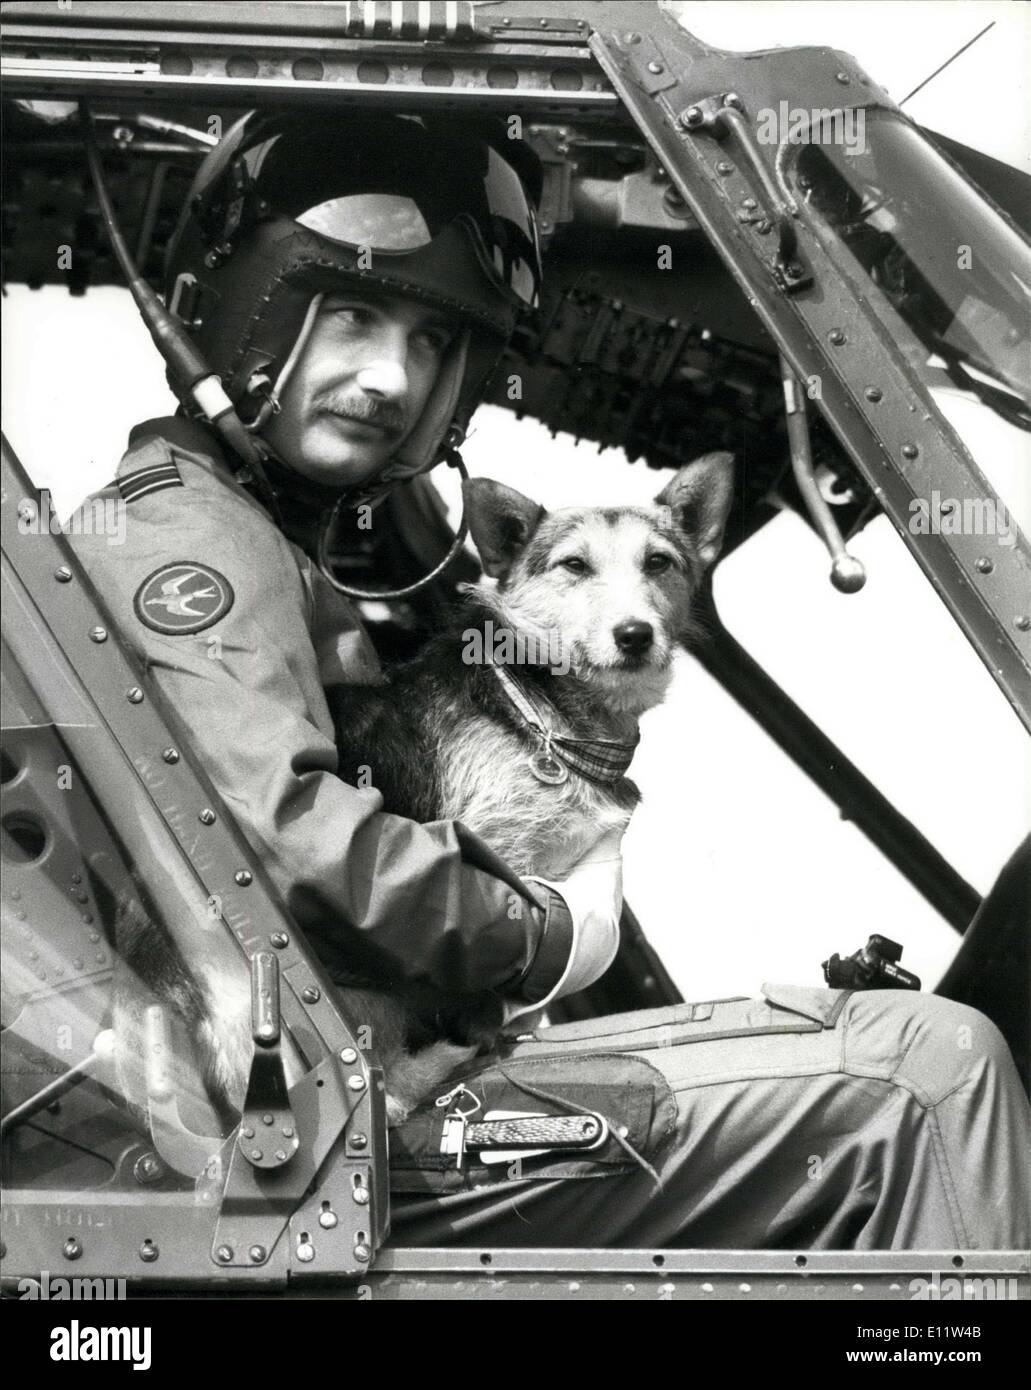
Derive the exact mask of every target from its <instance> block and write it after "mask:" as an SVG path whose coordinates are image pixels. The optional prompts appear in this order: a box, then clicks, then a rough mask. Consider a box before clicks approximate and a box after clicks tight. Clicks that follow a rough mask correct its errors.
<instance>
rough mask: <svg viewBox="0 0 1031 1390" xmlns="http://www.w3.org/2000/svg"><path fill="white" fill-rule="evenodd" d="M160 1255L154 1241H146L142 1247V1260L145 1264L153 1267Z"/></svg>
mask: <svg viewBox="0 0 1031 1390" xmlns="http://www.w3.org/2000/svg"><path fill="white" fill-rule="evenodd" d="M160 1253H161V1251H160V1250H159V1249H158V1248H157V1246H156V1245H155V1244H154V1242H153V1241H152V1240H145V1241H144V1242H143V1244H142V1245H141V1246H140V1259H141V1260H142V1261H143V1262H144V1264H148V1265H152V1264H153V1263H154V1261H155V1260H156V1259H157V1257H158V1255H160Z"/></svg>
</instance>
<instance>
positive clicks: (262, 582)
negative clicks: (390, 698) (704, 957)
mask: <svg viewBox="0 0 1031 1390" xmlns="http://www.w3.org/2000/svg"><path fill="white" fill-rule="evenodd" d="M206 486H207V485H205V484H203V483H202V485H201V486H191V487H185V486H184V487H171V488H167V489H165V490H161V491H157V492H155V493H153V494H152V495H145V496H141V497H139V499H138V500H135V501H133V502H132V503H131V504H130V506H129V507H128V510H127V518H126V526H125V536H124V541H123V543H122V544H121V545H119V546H110V547H106V546H105V545H104V544H103V543H97V544H94V545H93V546H91V547H90V548H89V552H88V554H86V555H84V556H83V558H84V559H85V560H86V563H87V568H89V569H90V571H91V574H92V577H93V579H94V582H95V583H96V584H97V587H98V588H99V589H100V590H101V592H102V593H103V595H104V596H105V598H106V599H107V601H108V603H109V605H110V606H111V607H112V609H113V610H114V616H115V618H116V620H117V621H118V623H119V626H120V628H121V631H122V632H123V634H124V635H125V636H126V637H127V639H128V641H129V643H130V645H131V646H132V647H133V648H134V649H135V650H136V652H137V654H138V655H139V656H140V657H141V658H142V660H143V662H144V663H145V666H146V668H147V671H148V673H149V675H150V677H151V678H152V679H153V680H154V681H155V682H156V683H157V685H158V687H159V688H160V689H161V691H162V692H163V694H164V695H165V697H166V698H167V700H168V701H170V703H171V705H172V707H173V708H174V710H175V712H176V714H177V716H178V718H179V719H180V720H181V721H182V722H183V723H184V724H185V726H186V730H187V732H188V734H189V735H190V738H191V741H192V744H193V747H194V749H195V751H196V753H197V754H198V756H199V757H200V759H201V761H202V763H203V764H204V766H205V768H206V770H207V772H208V774H209V776H210V777H211V779H212V781H213V782H214V783H215V785H216V787H217V789H218V790H219V792H220V793H221V795H222V797H223V798H224V799H225V802H226V804H227V806H228V808H229V810H230V811H231V812H232V813H233V815H234V816H235V818H236V820H237V821H238V823H239V826H240V828H241V830H242V831H243V833H244V834H245V835H246V837H247V839H248V841H249V842H250V844H251V845H252V847H253V848H254V849H255V851H256V852H257V853H258V854H259V855H260V857H261V859H262V862H263V864H264V865H265V866H266V868H267V870H268V872H269V874H270V876H271V878H272V879H273V881H274V883H275V884H276V886H277V888H278V889H279V890H280V892H281V893H282V894H283V897H284V899H285V901H286V904H287V906H288V908H289V909H290V911H291V913H292V914H293V915H294V917H295V918H296V920H297V921H298V922H299V923H300V925H301V926H302V927H303V928H304V929H305V930H306V932H307V933H308V935H309V936H310V937H311V938H312V939H313V945H315V946H316V949H317V950H318V952H319V954H320V956H321V957H322V958H323V960H324V961H325V963H326V965H327V966H328V968H329V969H330V970H331V971H332V972H333V973H334V974H336V975H337V976H338V977H339V978H347V977H348V976H352V975H357V976H361V975H367V974H368V973H369V972H372V973H373V975H374V977H377V978H387V979H396V978H399V977H407V978H413V979H422V980H425V981H428V982H430V983H432V984H435V985H436V986H438V987H440V988H446V989H453V990H454V989H457V990H481V989H496V990H498V991H499V992H501V993H503V994H505V995H506V996H507V997H509V998H518V999H524V1000H526V1001H528V1002H533V1001H535V1000H537V999H540V998H543V997H545V996H546V995H547V994H548V992H549V991H550V990H551V989H552V988H553V987H554V985H555V984H556V982H557V981H558V980H559V979H560V978H561V976H562V974H563V971H564V969H565V967H566V963H567V960H568V957H569V953H570V949H571V946H572V937H573V929H572V922H571V919H570V916H569V913H568V911H567V910H566V908H565V905H564V903H563V902H562V899H561V897H560V896H559V895H558V894H556V893H544V892H543V891H541V890H538V893H539V896H538V897H535V896H534V893H533V890H531V889H530V888H529V887H528V886H527V885H525V884H524V883H522V881H521V880H520V879H518V878H517V877H516V876H515V875H514V874H513V872H512V871H511V870H510V869H509V868H508V866H506V865H505V864H504V863H503V862H502V861H501V860H500V859H498V858H497V856H495V855H494V854H493V852H492V851H491V850H490V849H489V848H488V847H487V846H486V844H484V843H483V842H482V841H480V840H479V839H478V838H477V837H476V836H474V835H473V834H472V833H471V832H470V831H468V830H466V829H465V828H464V827H463V826H461V825H460V824H459V823H457V822H451V821H438V822H434V823H431V824H427V825H420V824H418V823H416V822H414V821H409V820H405V819H403V818H402V817H399V816H394V815H389V814H386V813H385V812H384V811H383V810H382V809H381V808H382V798H381V796H380V794H379V792H377V791H376V790H374V789H373V788H367V789H360V788H357V787H353V786H350V785H348V784H347V783H345V782H344V781H342V780H341V779H340V778H339V777H338V776H337V775H336V769H337V753H336V747H335V745H334V742H333V738H332V725H331V721H330V717H329V712H328V709H327V708H326V702H325V696H324V694H323V690H322V684H321V680H320V672H319V659H318V656H317V654H316V651H315V648H314V646H313V642H312V635H311V624H312V603H313V600H312V590H311V581H310V573H308V572H306V568H305V566H306V564H307V561H306V560H305V559H304V558H303V557H301V555H300V552H299V551H296V550H295V549H294V547H292V546H291V545H290V544H289V542H288V541H287V540H286V539H285V537H283V536H282V534H281V533H280V532H279V531H278V529H277V528H276V527H275V526H274V525H273V524H272V523H271V521H270V520H269V519H268V517H267V516H266V515H265V513H264V512H263V511H262V510H261V509H260V508H258V507H257V505H256V504H254V503H253V502H252V500H251V499H250V498H248V497H246V496H245V495H243V494H241V493H239V491H237V490H231V489H230V488H229V487H228V486H226V485H225V484H221V483H219V484H218V486H217V488H216V487H215V484H214V483H212V484H211V485H210V488H211V489H212V490H210V491H209V490H206ZM194 567H196V568H194ZM197 624H202V625H201V626H199V627H196V630H193V629H194V628H195V626H196V625H197ZM345 641H346V642H347V643H350V644H352V645H353V650H354V653H355V659H356V662H358V664H361V663H360V660H359V657H360V653H361V644H362V643H365V644H367V643H368V638H367V637H366V636H365V634H364V632H363V631H362V629H361V627H360V625H359V624H358V623H357V620H356V621H355V632H354V634H353V635H350V636H347V637H346V638H345ZM368 653H369V654H371V646H369V648H368Z"/></svg>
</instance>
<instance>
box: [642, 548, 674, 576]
mask: <svg viewBox="0 0 1031 1390" xmlns="http://www.w3.org/2000/svg"><path fill="white" fill-rule="evenodd" d="M672 564H673V561H672V559H671V558H670V556H669V555H662V554H660V553H658V552H656V553H655V554H654V555H649V556H648V558H647V559H646V560H645V562H644V572H645V574H662V573H663V572H664V571H665V570H668V569H669V568H670V567H671V565H672Z"/></svg>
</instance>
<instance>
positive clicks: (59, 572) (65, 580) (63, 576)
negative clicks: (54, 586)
mask: <svg viewBox="0 0 1031 1390" xmlns="http://www.w3.org/2000/svg"><path fill="white" fill-rule="evenodd" d="M54 578H55V579H56V580H57V582H58V584H69V583H70V582H71V578H72V572H71V570H70V569H69V568H68V566H67V565H58V567H57V569H56V570H54Z"/></svg>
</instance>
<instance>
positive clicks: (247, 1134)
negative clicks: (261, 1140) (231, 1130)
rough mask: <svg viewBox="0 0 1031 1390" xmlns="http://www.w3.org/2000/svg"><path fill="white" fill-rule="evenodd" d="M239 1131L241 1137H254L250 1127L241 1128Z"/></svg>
mask: <svg viewBox="0 0 1031 1390" xmlns="http://www.w3.org/2000/svg"><path fill="white" fill-rule="evenodd" d="M240 1133H241V1134H242V1135H243V1137H244V1138H245V1139H253V1138H254V1130H253V1129H251V1128H250V1127H248V1128H247V1129H241V1131H240Z"/></svg>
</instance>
